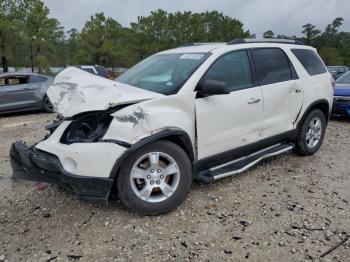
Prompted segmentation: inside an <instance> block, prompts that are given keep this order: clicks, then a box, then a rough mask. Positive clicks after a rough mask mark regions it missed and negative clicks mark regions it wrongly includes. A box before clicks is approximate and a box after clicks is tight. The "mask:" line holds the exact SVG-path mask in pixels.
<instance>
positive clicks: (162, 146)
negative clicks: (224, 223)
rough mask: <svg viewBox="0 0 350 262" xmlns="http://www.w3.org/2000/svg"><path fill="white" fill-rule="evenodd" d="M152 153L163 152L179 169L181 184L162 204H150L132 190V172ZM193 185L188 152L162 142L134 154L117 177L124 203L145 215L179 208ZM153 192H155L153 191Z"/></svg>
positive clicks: (170, 143)
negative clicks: (142, 159) (145, 156)
mask: <svg viewBox="0 0 350 262" xmlns="http://www.w3.org/2000/svg"><path fill="white" fill-rule="evenodd" d="M151 152H161V153H164V154H167V155H169V156H170V157H172V158H173V159H174V160H175V162H176V164H177V166H178V169H179V171H180V172H179V180H178V181H179V182H178V185H177V188H176V189H175V190H174V192H173V193H172V195H170V196H168V198H167V199H165V200H162V201H160V202H155V203H152V202H149V201H145V200H143V199H141V198H140V197H139V196H137V195H136V193H135V192H134V189H133V188H132V182H131V181H130V180H131V170H132V168H133V166H134V164H135V163H136V162H137V161H138V159H140V158H142V157H143V156H144V155H145V154H148V153H151ZM191 184H192V166H191V162H190V159H189V157H188V156H187V154H186V152H185V151H184V150H183V149H182V148H181V147H179V146H178V145H176V144H174V143H172V142H169V141H165V140H160V141H156V142H154V143H150V144H148V145H145V146H144V147H142V148H140V149H139V150H137V151H135V152H134V153H132V155H131V156H130V157H128V158H127V159H126V160H125V162H124V163H123V164H122V166H121V168H120V172H119V174H118V177H117V190H118V195H119V198H120V200H121V201H122V203H123V204H124V205H125V206H127V207H128V208H130V209H132V210H134V211H136V212H138V213H141V214H143V215H158V214H162V213H166V212H169V211H171V210H173V209H174V208H176V207H177V206H179V205H180V204H181V203H182V202H183V201H184V200H185V198H186V196H187V194H188V193H189V191H190V189H191ZM152 192H153V191H152Z"/></svg>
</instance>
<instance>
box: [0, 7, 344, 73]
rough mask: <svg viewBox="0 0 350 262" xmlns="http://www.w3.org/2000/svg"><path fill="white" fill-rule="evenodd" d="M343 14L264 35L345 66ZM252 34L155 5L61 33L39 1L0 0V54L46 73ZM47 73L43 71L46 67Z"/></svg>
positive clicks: (123, 63) (127, 61)
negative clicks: (296, 32) (127, 19)
mask: <svg viewBox="0 0 350 262" xmlns="http://www.w3.org/2000/svg"><path fill="white" fill-rule="evenodd" d="M342 23H343V18H336V19H335V20H334V21H333V22H332V23H330V24H329V25H328V26H327V27H326V28H325V30H324V32H321V30H319V29H317V28H316V26H315V25H312V24H310V23H309V24H306V25H304V26H303V31H302V33H303V37H301V38H297V37H296V36H287V35H283V34H278V35H277V36H276V34H274V32H273V31H271V30H269V31H266V32H265V33H264V35H263V36H264V37H266V38H274V37H276V38H287V39H301V40H302V41H304V42H305V43H306V44H308V45H312V46H315V47H316V48H317V49H318V50H319V52H320V55H321V56H322V58H323V59H324V60H325V62H326V63H327V64H329V65H335V64H342V63H344V64H347V65H349V66H350V33H349V32H341V31H339V29H340V27H341V25H342ZM249 37H253V38H254V37H255V35H254V34H251V33H250V32H249V31H246V30H244V28H243V24H242V22H240V21H239V20H237V19H234V18H231V17H229V16H226V15H224V14H223V13H220V12H217V11H211V12H202V13H192V12H175V13H168V12H166V11H164V10H161V9H158V10H156V11H153V12H151V14H150V15H148V16H141V17H138V19H137V22H134V23H131V25H130V27H122V26H121V25H120V24H119V23H118V22H117V21H116V20H114V19H112V18H109V17H106V16H105V15H104V14H103V13H97V14H95V15H93V16H91V18H90V20H89V21H87V22H86V24H85V26H84V27H83V29H82V30H81V31H80V32H79V31H78V30H77V29H74V28H73V29H70V30H69V31H67V32H66V34H65V32H64V30H63V27H61V25H60V23H59V21H58V20H57V19H55V18H49V9H48V8H47V7H46V6H45V5H44V3H43V2H42V0H0V57H1V56H6V58H7V60H8V62H9V65H10V66H26V67H28V66H33V67H36V68H38V69H39V70H41V71H42V72H48V67H49V66H65V65H71V64H100V65H104V66H112V67H130V66H132V65H133V64H135V63H137V62H138V61H140V60H142V59H144V58H145V57H147V56H149V55H151V54H153V53H155V52H158V51H161V50H164V49H169V48H173V47H177V46H180V45H183V44H187V43H192V42H226V41H230V40H232V39H236V38H249ZM48 73H49V72H48Z"/></svg>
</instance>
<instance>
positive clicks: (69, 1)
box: [43, 0, 350, 37]
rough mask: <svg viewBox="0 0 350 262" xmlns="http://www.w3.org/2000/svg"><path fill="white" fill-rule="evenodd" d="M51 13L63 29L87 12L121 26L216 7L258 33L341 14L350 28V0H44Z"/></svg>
mask: <svg viewBox="0 0 350 262" xmlns="http://www.w3.org/2000/svg"><path fill="white" fill-rule="evenodd" d="M43 1H44V3H45V4H46V6H47V7H48V8H49V9H50V17H55V18H57V19H58V20H59V21H60V22H61V24H62V25H63V26H64V27H65V29H66V30H69V29H71V28H77V29H81V28H82V27H83V26H84V24H85V22H86V21H87V20H89V19H90V16H91V15H93V14H95V13H98V12H104V13H105V15H106V16H109V17H112V18H113V19H115V20H117V21H118V22H119V23H120V24H122V25H123V26H126V27H127V26H129V25H130V22H135V21H137V17H138V16H147V15H149V14H150V12H151V11H153V10H156V9H159V8H160V9H163V10H166V11H168V12H177V11H192V12H204V11H212V10H217V11H219V12H223V13H224V14H225V15H228V16H231V17H234V18H237V19H239V20H240V21H242V22H243V24H244V29H245V30H249V31H250V32H251V33H255V34H256V35H257V37H261V36H262V34H263V33H264V32H265V31H267V30H272V31H273V32H274V33H275V34H276V35H277V34H285V35H296V36H300V35H301V31H302V26H303V25H305V24H307V23H311V24H314V25H316V26H317V27H318V28H319V29H321V30H322V31H323V30H324V28H325V27H326V25H327V24H329V23H330V22H331V21H333V20H334V18H336V17H343V18H344V20H345V21H344V24H343V26H342V28H341V29H342V30H344V31H350V0H43Z"/></svg>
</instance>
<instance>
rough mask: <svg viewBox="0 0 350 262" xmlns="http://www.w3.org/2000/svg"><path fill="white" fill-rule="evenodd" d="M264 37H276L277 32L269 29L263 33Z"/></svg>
mask: <svg viewBox="0 0 350 262" xmlns="http://www.w3.org/2000/svg"><path fill="white" fill-rule="evenodd" d="M263 37H264V38H274V37H275V34H274V33H273V32H272V31H271V30H269V31H266V32H265V33H264V34H263Z"/></svg>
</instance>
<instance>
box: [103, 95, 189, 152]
mask: <svg viewBox="0 0 350 262" xmlns="http://www.w3.org/2000/svg"><path fill="white" fill-rule="evenodd" d="M194 99H195V93H186V94H181V95H173V96H164V97H161V98H157V99H152V100H148V101H144V102H141V103H138V104H134V105H131V106H128V107H126V108H123V109H121V110H119V111H117V112H115V113H113V114H112V116H113V120H112V122H111V124H110V127H109V129H108V131H107V133H106V134H105V136H104V137H103V139H113V140H118V141H123V142H126V143H129V144H135V143H137V142H138V141H140V140H142V139H144V138H146V137H149V136H151V135H154V134H157V133H159V132H161V131H164V130H182V131H183V132H185V133H186V134H187V135H188V137H189V138H190V140H191V146H192V147H193V148H194V141H195V108H194Z"/></svg>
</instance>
